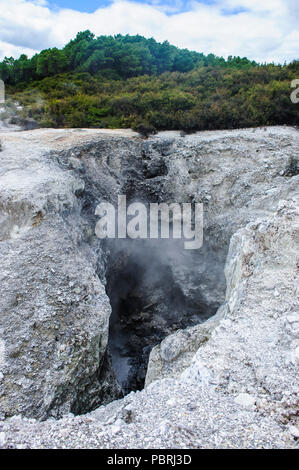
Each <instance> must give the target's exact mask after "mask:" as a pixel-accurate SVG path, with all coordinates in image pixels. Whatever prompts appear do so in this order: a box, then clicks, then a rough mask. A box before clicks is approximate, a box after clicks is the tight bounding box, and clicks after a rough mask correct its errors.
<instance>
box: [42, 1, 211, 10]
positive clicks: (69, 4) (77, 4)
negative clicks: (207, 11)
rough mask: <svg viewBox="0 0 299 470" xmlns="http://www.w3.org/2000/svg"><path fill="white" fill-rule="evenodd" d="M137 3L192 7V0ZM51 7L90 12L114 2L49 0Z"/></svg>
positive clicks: (207, 2) (204, 2)
mask: <svg viewBox="0 0 299 470" xmlns="http://www.w3.org/2000/svg"><path fill="white" fill-rule="evenodd" d="M132 1H133V0H132ZM134 1H135V2H136V3H141V4H148V5H156V6H162V7H171V8H172V7H173V5H174V4H175V3H177V5H178V8H177V9H176V11H179V12H182V11H188V9H190V8H189V7H190V1H189V0H180V1H178V2H175V1H174V0H134ZM48 3H49V5H51V7H55V6H57V7H60V8H71V9H73V10H78V11H82V12H89V13H92V12H94V11H95V10H97V9H98V8H102V7H106V6H108V5H109V4H111V3H113V1H112V0H86V1H82V0H53V1H52V0H50V1H48ZM200 3H203V4H212V3H214V0H200Z"/></svg>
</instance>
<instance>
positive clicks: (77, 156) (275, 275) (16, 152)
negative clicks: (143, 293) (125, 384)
mask: <svg viewBox="0 0 299 470" xmlns="http://www.w3.org/2000/svg"><path fill="white" fill-rule="evenodd" d="M1 140H2V144H3V151H2V152H1V153H0V161H1V167H0V235H1V242H0V250H1V266H0V279H1V291H2V296H1V300H0V308H1V312H0V420H1V421H0V447H4V448H15V447H17V448H53V447H54V448H86V447H90V448H173V447H176V448H226V447H232V448H243V447H245V448H258V447H265V448H288V447H295V446H296V444H297V439H298V435H299V432H298V422H297V412H298V381H297V375H298V362H299V356H298V348H299V340H298V325H299V314H298V243H299V242H298V230H299V220H298V175H297V172H296V171H295V168H296V165H294V161H295V159H296V158H298V157H296V152H297V151H298V150H297V149H298V143H299V138H298V131H296V130H295V129H291V128H285V127H275V128H267V129H266V130H261V129H258V130H251V129H249V130H246V129H244V130H239V131H236V130H234V131H219V132H218V131H213V132H201V133H198V134H195V135H191V136H187V137H185V138H181V137H179V136H178V134H176V133H161V134H159V135H158V136H155V137H153V138H150V139H148V140H146V141H143V140H142V139H140V138H138V136H136V135H134V133H131V132H129V131H119V132H117V131H115V132H113V131H110V132H109V131H95V130H82V131H81V132H80V131H73V130H57V131H56V130H36V131H32V132H19V133H3V134H1ZM124 193H126V194H130V195H131V197H132V198H134V197H137V196H139V197H140V196H142V197H143V198H144V200H147V201H157V202H161V201H162V200H166V202H168V201H178V202H191V201H192V200H194V201H198V202H200V201H202V202H204V207H205V227H204V230H205V231H204V236H205V241H204V246H203V250H202V251H201V252H200V253H197V254H194V260H195V262H194V263H193V264H190V263H187V262H185V255H182V256H183V258H182V262H181V263H173V264H172V263H171V260H170V261H169V260H168V262H169V265H168V267H169V269H170V271H171V273H172V274H171V275H172V279H173V281H174V282H175V283H176V285H178V286H180V290H181V292H182V294H183V295H184V298H185V299H186V305H189V303H190V302H191V303H192V302H194V304H196V305H197V306H198V308H199V309H201V311H200V312H201V314H199V319H200V318H201V322H198V323H200V324H196V325H192V326H189V327H188V328H186V329H185V328H184V329H182V328H181V329H179V330H178V331H176V332H174V333H172V332H171V328H170V327H167V328H166V329H165V331H164V333H167V331H169V333H172V334H171V335H170V336H167V337H164V339H163V340H162V342H161V343H160V344H158V345H156V346H155V347H154V349H153V350H152V352H151V354H150V359H149V365H148V370H147V377H146V387H145V389H144V390H141V391H137V392H131V393H129V394H128V395H127V396H125V397H124V398H122V399H117V398H119V396H120V389H119V384H118V383H117V378H116V377H115V375H114V373H113V369H112V367H111V359H110V355H109V350H108V349H107V343H108V333H109V317H110V315H111V307H110V301H109V298H108V296H107V294H106V292H105V282H106V279H105V269H106V268H105V265H106V263H107V259H108V258H107V253H106V252H105V247H104V246H102V245H101V244H100V243H99V241H98V240H97V239H96V237H95V236H94V234H93V226H92V222H94V218H93V214H94V208H95V206H96V204H97V203H98V202H99V201H100V200H102V199H103V198H105V199H108V200H109V201H111V202H115V200H116V198H117V195H118V194H124ZM160 298H162V296H160V297H159V299H160ZM147 301H148V299H147ZM161 302H162V301H161ZM218 307H219V308H218ZM163 308H164V307H163ZM163 308H162V307H161V305H160V306H158V307H155V308H154V310H153V312H154V314H155V315H161V312H163V311H164V310H163ZM217 308H218V311H217V313H216V315H215V316H212V317H211V318H210V319H209V320H208V321H206V322H202V320H205V319H206V317H209V316H211V315H212V314H214V313H215V311H216V310H217ZM209 310H210V314H209ZM177 314H178V313H176V315H177ZM185 314H186V312H185V311H182V312H181V315H182V317H183V316H184V315H185ZM201 315H202V316H201ZM164 333H163V334H164ZM113 400H114V401H113ZM108 402H110V403H109V404H106V403H108ZM88 410H94V411H89V412H88ZM82 413H85V414H82ZM78 414H80V416H75V415H78ZM53 418H55V419H53Z"/></svg>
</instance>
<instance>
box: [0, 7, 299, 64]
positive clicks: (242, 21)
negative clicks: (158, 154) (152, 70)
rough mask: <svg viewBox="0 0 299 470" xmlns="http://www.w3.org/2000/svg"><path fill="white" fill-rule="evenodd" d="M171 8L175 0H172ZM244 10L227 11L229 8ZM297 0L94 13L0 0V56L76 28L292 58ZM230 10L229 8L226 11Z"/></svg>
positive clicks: (59, 41) (57, 42) (58, 39)
mask: <svg viewBox="0 0 299 470" xmlns="http://www.w3.org/2000/svg"><path fill="white" fill-rule="evenodd" d="M174 6H175V7H176V8H179V7H180V1H178V2H174ZM240 9H243V10H245V11H243V12H240V13H238V14H233V11H239V10H240ZM298 10H299V6H298V1H297V0H263V1H261V0H217V1H216V3H215V4H213V5H205V4H204V3H201V2H198V1H191V2H190V10H189V11H187V12H183V13H182V12H181V13H180V12H178V10H177V9H174V10H173V14H172V15H169V14H167V13H166V11H168V13H169V9H168V10H166V9H163V2H161V1H160V2H157V4H156V5H155V3H153V2H152V3H151V4H148V5H146V4H140V3H136V2H134V1H127V0H115V1H114V3H113V4H112V5H110V6H108V7H106V8H100V9H99V10H97V11H95V12H94V13H82V12H78V11H75V10H66V9H62V10H51V9H50V8H49V6H47V2H46V1H45V0H36V1H26V0H0V11H1V13H0V58H2V57H4V56H5V55H8V56H10V55H13V56H18V55H19V54H20V53H23V52H24V53H27V54H28V55H32V54H33V53H34V52H36V51H39V50H41V49H44V48H47V47H54V46H58V47H61V46H63V45H64V44H65V43H66V42H68V41H69V40H70V39H71V38H73V37H74V36H75V35H76V33H77V32H78V31H82V30H84V29H90V30H91V31H93V32H94V33H95V34H96V35H100V34H117V33H123V34H126V33H129V34H137V33H139V34H142V35H144V36H146V37H155V39H157V40H159V41H164V40H168V41H169V42H170V43H172V44H175V45H177V46H179V47H187V48H189V49H192V50H197V51H202V52H205V53H209V52H213V53H215V54H217V55H223V56H228V55H240V56H247V57H249V58H250V59H255V60H258V61H272V60H274V61H275V62H284V61H285V60H286V61H290V60H292V59H295V58H298V55H299V54H298V28H297V22H296V18H298V13H299V11H298ZM230 12H232V13H230Z"/></svg>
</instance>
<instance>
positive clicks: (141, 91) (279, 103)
mask: <svg viewBox="0 0 299 470" xmlns="http://www.w3.org/2000/svg"><path fill="white" fill-rule="evenodd" d="M298 76H299V62H298V61H294V62H292V63H291V64H289V65H274V64H257V63H256V62H254V61H249V60H248V59H246V58H240V57H229V58H228V59H227V60H225V59H224V58H222V57H217V56H215V55H214V54H209V55H204V54H202V53H198V52H194V51H189V50H187V49H178V48H177V47H175V46H172V45H170V44H169V43H168V42H164V43H163V44H160V43H158V42H156V41H155V40H154V39H145V38H143V37H142V36H129V35H126V36H122V35H117V36H114V37H112V36H100V37H98V38H95V36H94V35H93V34H92V33H91V32H90V31H84V32H81V33H78V34H77V36H76V38H75V39H74V40H72V41H70V42H69V43H68V44H67V45H66V46H65V47H64V48H63V49H57V48H53V49H47V50H44V51H42V52H41V53H39V54H36V55H35V56H33V57H32V58H31V59H28V58H27V57H26V56H25V55H22V56H21V57H20V58H19V59H17V60H15V59H13V58H5V59H4V60H3V61H2V62H1V63H0V77H1V78H2V79H3V80H4V81H5V83H6V91H7V95H8V97H9V99H8V101H7V112H6V115H5V114H4V115H3V117H9V116H13V119H12V120H13V121H16V120H17V121H23V122H26V120H27V119H28V118H30V119H34V120H35V121H36V122H37V125H38V126H40V127H107V128H128V127H130V128H133V129H135V130H138V131H141V132H143V133H145V134H147V133H150V132H154V131H155V130H163V129H181V130H184V131H186V132H193V131H196V130H205V129H225V128H231V129H232V128H242V127H256V126H264V125H277V124H289V125H297V124H298V123H299V119H298V107H296V105H295V104H293V103H292V102H291V100H290V93H291V88H290V83H291V81H292V80H293V79H295V78H297V77H298ZM15 101H18V102H19V103H20V104H22V105H23V106H24V108H23V110H22V111H21V112H20V111H19V112H18V117H17V118H16V117H15V112H14V110H13V108H14V105H13V103H14V102H15Z"/></svg>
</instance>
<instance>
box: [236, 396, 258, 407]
mask: <svg viewBox="0 0 299 470" xmlns="http://www.w3.org/2000/svg"><path fill="white" fill-rule="evenodd" d="M255 401H256V400H255V398H254V397H253V396H252V395H249V393H239V395H238V396H237V397H236V398H235V402H236V403H238V405H241V406H244V408H252V407H253V406H254V404H255Z"/></svg>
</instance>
